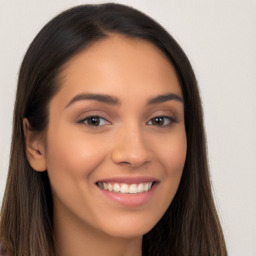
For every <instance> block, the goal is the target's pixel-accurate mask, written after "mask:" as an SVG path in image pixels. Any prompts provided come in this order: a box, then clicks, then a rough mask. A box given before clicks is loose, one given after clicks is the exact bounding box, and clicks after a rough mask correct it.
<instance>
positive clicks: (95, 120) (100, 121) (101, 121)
mask: <svg viewBox="0 0 256 256" xmlns="http://www.w3.org/2000/svg"><path fill="white" fill-rule="evenodd" d="M79 123H82V124H86V125H89V126H102V125H106V124H109V122H108V121H107V120H106V119H105V118H103V117H100V116H88V117H86V118H84V119H83V120H81V121H80V122H79Z"/></svg>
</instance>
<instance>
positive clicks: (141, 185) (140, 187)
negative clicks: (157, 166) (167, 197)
mask: <svg viewBox="0 0 256 256" xmlns="http://www.w3.org/2000/svg"><path fill="white" fill-rule="evenodd" d="M143 191H144V186H143V184H139V186H138V193H140V192H143Z"/></svg>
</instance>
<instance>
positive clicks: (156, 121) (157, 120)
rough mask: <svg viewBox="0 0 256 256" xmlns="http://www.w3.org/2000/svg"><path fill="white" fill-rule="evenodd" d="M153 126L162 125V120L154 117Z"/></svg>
mask: <svg viewBox="0 0 256 256" xmlns="http://www.w3.org/2000/svg"><path fill="white" fill-rule="evenodd" d="M154 122H155V124H157V125H159V124H163V118H162V117H156V118H155V120H154Z"/></svg>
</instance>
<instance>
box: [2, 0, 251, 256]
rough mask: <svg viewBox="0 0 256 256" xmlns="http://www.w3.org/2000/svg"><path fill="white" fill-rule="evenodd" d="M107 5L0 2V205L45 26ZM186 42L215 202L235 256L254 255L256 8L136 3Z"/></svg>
mask: <svg viewBox="0 0 256 256" xmlns="http://www.w3.org/2000/svg"><path fill="white" fill-rule="evenodd" d="M103 2H107V1H81V0H80V1H74V0H22V1H18V0H16V1H13V0H8V1H7V0H0V202H1V200H2V196H3V192H4V187H5V182H6V176H7V169H8V158H9V148H10V138H11V129H12V127H11V122H12V110H13V104H14V96H15V89H16V81H17V74H18V70H19V66H20V64H21V60H22V58H23V56H24V54H25V51H26V49H27V47H28V45H29V43H30V42H31V41H32V39H33V38H34V37H35V35H36V33H37V32H38V31H39V30H40V29H41V27H42V26H43V25H44V24H45V23H46V22H48V21H49V20H50V19H51V18H52V17H53V16H55V15H56V14H58V13H59V12H60V11H63V10H64V9H66V8H69V7H72V6H74V5H78V4H85V3H103ZM115 2H119V3H124V4H128V5H131V6H133V7H136V8H138V9H140V10H142V11H144V12H146V13H147V14H149V15H150V16H151V17H153V18H155V19H156V20H157V21H159V22H160V23H161V24H162V25H163V26H164V27H165V28H166V29H167V30H168V31H169V32H170V33H171V34H172V35H173V36H174V38H175V39H176V40H177V41H178V42H179V43H180V45H181V46H182V47H183V49H184V50H185V52H186V53H187V55H188V57H189V58H190V60H191V63H192V65H193V67H194V70H195V73H196V76H197V79H198V82H199V86H200V90H201V95H202V100H203V105H204V113H205V125H206V131H207V137H208V149H209V163H210V168H211V176H212V183H213V189H214V195H215V201H216V204H217V208H218V211H219V214H220V218H221V221H222V225H223V229H224V233H225V237H226V241H227V246H228V250H229V255H231V256H255V255H256V243H255V241H256V225H255V217H256V198H255V196H256V186H255V180H256V163H255V158H256V132H255V131H256V101H255V96H256V70H255V68H256V50H255V46H256V1H253V0H251V1H250V0H233V1H232V0H230V1H229V0H215V1H210V0H170V1H168V0H165V1H163V0H162V1H161V0H155V1H154V0H147V1H146V0H144V1H143V0H137V1H135V0H133V1H128V0H127V1H115Z"/></svg>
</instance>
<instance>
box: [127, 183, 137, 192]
mask: <svg viewBox="0 0 256 256" xmlns="http://www.w3.org/2000/svg"><path fill="white" fill-rule="evenodd" d="M129 193H130V194H136V193H138V189H137V185H136V184H132V185H130V187H129Z"/></svg>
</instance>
